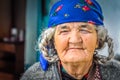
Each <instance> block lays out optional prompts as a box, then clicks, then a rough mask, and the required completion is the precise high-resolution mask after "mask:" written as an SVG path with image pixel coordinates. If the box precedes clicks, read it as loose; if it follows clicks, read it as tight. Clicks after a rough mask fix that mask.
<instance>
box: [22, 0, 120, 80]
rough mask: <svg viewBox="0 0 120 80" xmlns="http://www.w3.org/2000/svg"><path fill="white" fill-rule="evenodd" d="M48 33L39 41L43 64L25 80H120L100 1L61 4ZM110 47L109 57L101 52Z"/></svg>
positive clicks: (71, 0) (52, 15)
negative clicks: (99, 52)
mask: <svg viewBox="0 0 120 80" xmlns="http://www.w3.org/2000/svg"><path fill="white" fill-rule="evenodd" d="M48 27H49V28H48V29H46V30H45V31H44V32H43V33H42V35H41V36H40V39H39V41H38V45H39V50H40V51H41V52H42V54H41V57H40V63H39V62H37V63H35V64H34V65H33V66H31V67H30V68H29V69H28V70H27V71H26V72H25V73H24V75H23V76H22V78H21V80H119V79H120V64H119V63H118V62H117V61H115V60H111V58H112V57H113V42H112V39H111V38H110V37H109V35H108V33H107V30H106V29H105V27H104V23H103V15H102V11H101V7H100V5H99V4H98V3H97V2H96V0H61V1H58V2H57V3H55V4H54V5H53V7H52V9H51V12H50V15H49V22H48ZM105 43H106V44H108V52H109V55H108V57H105V56H102V55H100V54H98V53H97V52H98V50H101V49H103V48H104V45H105Z"/></svg>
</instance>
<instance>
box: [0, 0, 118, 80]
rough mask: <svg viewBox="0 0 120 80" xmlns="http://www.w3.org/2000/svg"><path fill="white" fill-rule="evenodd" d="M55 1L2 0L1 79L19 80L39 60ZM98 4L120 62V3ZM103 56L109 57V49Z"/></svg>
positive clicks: (105, 1)
mask: <svg viewBox="0 0 120 80" xmlns="http://www.w3.org/2000/svg"><path fill="white" fill-rule="evenodd" d="M56 1H58V0H0V80H19V78H20V76H21V75H22V74H23V72H24V71H25V70H26V69H28V68H29V66H31V65H33V64H34V63H35V62H37V61H39V52H37V51H36V49H35V46H36V43H37V39H38V37H39V35H40V34H41V32H42V30H44V29H45V28H47V22H48V13H49V10H50V8H51V5H52V4H54V2H56ZM97 1H98V2H99V3H100V5H101V7H102V9H103V15H104V23H105V27H106V28H107V29H108V33H109V35H110V36H111V37H112V38H113V39H114V43H115V44H114V51H115V58H116V59H118V60H120V18H119V17H120V1H119V0H114V1H113V0H97ZM100 54H103V55H105V56H107V55H108V52H107V46H106V48H105V49H104V50H102V52H100Z"/></svg>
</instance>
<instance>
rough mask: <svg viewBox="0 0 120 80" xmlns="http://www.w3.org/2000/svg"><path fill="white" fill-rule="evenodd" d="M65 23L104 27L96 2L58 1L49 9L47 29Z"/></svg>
mask: <svg viewBox="0 0 120 80" xmlns="http://www.w3.org/2000/svg"><path fill="white" fill-rule="evenodd" d="M67 22H88V23H92V24H95V25H104V23H103V15H102V10H101V7H100V5H99V4H98V3H97V2H96V0H60V1H58V2H56V3H55V4H54V5H53V7H52V8H51V11H50V14H49V22H48V27H52V26H56V25H58V24H62V23H67Z"/></svg>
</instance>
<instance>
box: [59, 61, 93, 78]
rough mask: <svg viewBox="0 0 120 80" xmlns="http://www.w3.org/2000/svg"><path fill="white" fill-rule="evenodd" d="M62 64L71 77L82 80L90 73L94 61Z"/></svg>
mask: <svg viewBox="0 0 120 80" xmlns="http://www.w3.org/2000/svg"><path fill="white" fill-rule="evenodd" d="M61 64H62V66H63V68H64V69H65V70H66V72H67V73H68V74H69V75H70V76H72V77H74V78H75V79H78V80H81V79H82V78H83V76H84V75H86V74H87V73H88V72H89V69H90V67H91V65H92V61H90V62H81V63H64V62H61Z"/></svg>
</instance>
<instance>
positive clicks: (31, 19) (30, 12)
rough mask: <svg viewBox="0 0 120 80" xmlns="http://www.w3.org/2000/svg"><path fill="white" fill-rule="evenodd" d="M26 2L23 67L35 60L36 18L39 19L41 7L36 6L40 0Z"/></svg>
mask: <svg viewBox="0 0 120 80" xmlns="http://www.w3.org/2000/svg"><path fill="white" fill-rule="evenodd" d="M26 3H27V4H26V5H27V6H26V39H25V42H26V44H25V47H26V49H25V69H26V68H27V67H29V66H30V65H32V64H33V63H34V62H36V58H37V57H36V55H37V54H36V51H35V45H36V41H37V31H38V30H37V27H38V18H39V19H41V13H40V12H41V8H40V6H39V7H38V5H40V4H39V3H41V0H27V2H26ZM38 9H39V10H38ZM38 11H39V15H38ZM39 22H40V21H39ZM40 25H41V22H40V23H39V26H40Z"/></svg>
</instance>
